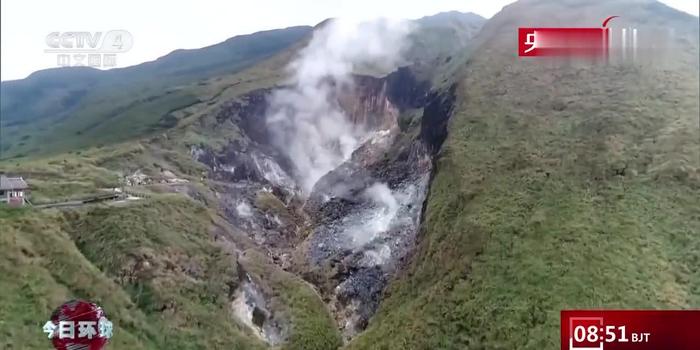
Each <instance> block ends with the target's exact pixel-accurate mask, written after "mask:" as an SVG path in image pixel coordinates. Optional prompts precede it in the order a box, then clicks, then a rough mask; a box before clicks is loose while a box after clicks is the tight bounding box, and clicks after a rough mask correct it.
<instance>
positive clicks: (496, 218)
mask: <svg viewBox="0 0 700 350" xmlns="http://www.w3.org/2000/svg"><path fill="white" fill-rule="evenodd" d="M611 14H621V15H623V16H624V17H626V19H627V20H628V21H629V22H631V23H632V24H634V25H636V26H639V28H647V27H646V25H650V26H651V25H657V24H658V25H660V26H671V27H674V28H676V30H677V33H679V35H678V37H677V40H678V42H677V43H676V44H678V45H679V49H678V50H676V51H674V52H673V59H669V60H667V61H665V62H664V64H661V63H659V62H656V63H655V64H649V65H617V64H614V65H609V66H605V65H590V64H585V63H576V62H570V64H566V63H556V62H553V61H545V60H532V59H531V60H524V59H523V60H521V59H518V58H517V57H514V56H515V48H516V45H515V44H516V42H515V40H516V33H517V31H516V28H517V27H518V26H535V25H542V26H547V25H560V24H561V23H566V24H573V25H580V26H595V25H597V23H598V21H599V19H600V18H605V17H607V16H609V15H611ZM543 22H545V23H543ZM651 22H653V23H651ZM697 25H698V22H697V18H696V17H692V16H688V15H685V14H682V13H680V12H677V11H674V10H671V9H669V8H667V7H665V6H663V5H661V4H660V3H656V2H650V1H634V2H616V3H614V4H612V3H611V2H602V1H601V2H595V3H593V4H591V2H582V1H566V2H556V3H554V2H545V1H520V2H518V3H515V4H513V5H509V6H507V7H506V8H505V9H504V10H503V11H502V12H501V13H499V14H498V15H496V16H495V17H494V18H493V19H491V20H490V21H489V22H488V23H487V24H486V25H485V26H484V28H483V30H482V31H481V33H480V34H479V36H477V37H476V38H475V41H476V42H478V44H477V45H478V46H477V47H475V48H474V49H473V50H472V55H471V56H470V57H468V58H467V61H466V62H462V67H461V68H460V71H461V73H462V74H461V78H460V79H459V88H458V101H459V104H458V106H457V107H456V111H455V115H454V116H453V117H452V121H451V125H450V128H449V136H448V139H447V141H446V143H445V146H444V148H443V152H442V154H441V158H440V160H439V162H438V164H437V167H438V169H437V174H436V176H435V179H434V181H433V183H432V186H431V193H430V196H429V199H428V202H427V208H426V218H425V227H424V232H423V236H422V239H421V243H420V245H419V248H418V250H417V252H416V254H415V256H414V257H413V261H412V263H411V264H410V266H409V267H408V269H407V271H405V273H404V274H403V276H402V277H401V278H399V279H398V280H397V281H395V282H394V283H393V285H392V288H391V289H390V291H389V292H388V293H387V298H386V299H385V301H384V303H383V304H382V306H381V309H380V311H379V313H378V315H377V316H375V318H374V319H373V320H372V321H371V323H370V326H369V328H368V330H367V331H366V332H365V333H363V334H362V335H360V336H359V337H358V338H357V339H355V340H354V341H353V342H352V343H351V344H350V346H349V347H348V348H350V349H430V348H432V349H514V348H519V349H556V348H559V330H558V327H559V311H560V310H561V309H566V308H603V307H605V308H698V307H700V255H698V254H699V252H700V236H698V235H697V233H698V232H700V206H699V205H698V198H700V173H699V171H700V130H699V125H698V115H700V109H699V107H698V104H699V101H698V97H699V96H700V92H699V91H698V89H699V87H698V63H697V60H698V46H697V42H698V26H697ZM640 31H641V29H640Z"/></svg>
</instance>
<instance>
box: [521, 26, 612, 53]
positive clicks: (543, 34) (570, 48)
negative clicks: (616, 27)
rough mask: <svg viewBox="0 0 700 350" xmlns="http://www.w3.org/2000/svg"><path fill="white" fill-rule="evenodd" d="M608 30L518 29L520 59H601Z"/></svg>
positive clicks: (604, 51) (606, 41)
mask: <svg viewBox="0 0 700 350" xmlns="http://www.w3.org/2000/svg"><path fill="white" fill-rule="evenodd" d="M607 49H608V28H518V55H519V56H526V57H527V56H584V57H590V56H601V55H604V54H606V53H607Z"/></svg>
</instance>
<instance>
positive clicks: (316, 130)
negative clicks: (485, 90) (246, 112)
mask: <svg viewBox="0 0 700 350" xmlns="http://www.w3.org/2000/svg"><path fill="white" fill-rule="evenodd" d="M409 30H410V28H409V26H408V24H407V22H405V21H390V20H377V21H371V22H363V23H357V22H350V21H345V20H332V21H330V22H329V23H326V24H325V25H324V26H323V27H322V28H320V29H317V30H316V31H315V32H314V35H313V38H312V39H311V42H310V43H309V45H308V46H307V47H306V48H304V49H303V50H302V51H301V53H300V55H299V57H298V58H297V59H296V60H295V61H293V62H292V63H291V64H290V65H289V69H290V70H291V72H292V81H291V82H290V83H291V87H289V88H285V89H280V90H277V91H276V92H275V93H273V95H272V96H271V98H270V100H269V103H270V105H269V109H268V113H267V123H268V127H269V129H270V131H271V133H272V136H273V137H274V138H275V142H276V146H277V147H278V148H279V149H280V150H281V151H282V152H283V153H285V154H286V156H287V157H289V159H290V161H291V163H292V165H293V168H294V169H293V176H294V178H295V179H296V181H297V183H298V184H299V186H300V188H301V189H302V191H303V193H304V194H305V195H308V194H309V193H310V192H311V190H312V188H313V186H314V184H315V183H316V182H317V181H318V180H319V179H320V178H321V177H322V176H323V175H325V174H326V173H328V172H329V171H331V170H333V169H335V168H336V167H338V166H339V165H340V164H342V163H343V162H344V161H346V160H348V159H349V158H350V156H351V155H352V152H353V151H354V150H355V149H357V147H359V146H360V145H361V144H362V142H364V140H365V139H366V138H367V136H368V133H369V130H367V129H366V128H365V127H364V126H363V125H354V124H353V123H351V122H350V121H348V118H346V115H345V112H344V111H343V110H342V109H341V108H340V107H339V105H338V103H337V96H338V95H339V94H340V93H342V91H347V89H349V88H351V87H352V79H351V73H352V72H353V69H355V68H356V67H361V66H372V67H375V68H379V69H382V70H386V69H389V68H391V67H394V66H395V65H396V64H397V62H398V60H399V59H400V56H401V55H400V54H401V51H402V50H403V48H404V42H405V40H404V39H405V37H406V36H407V35H408V33H409Z"/></svg>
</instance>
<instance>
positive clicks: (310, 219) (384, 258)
mask: <svg viewBox="0 0 700 350" xmlns="http://www.w3.org/2000/svg"><path fill="white" fill-rule="evenodd" d="M428 87H429V86H428V84H427V83H422V82H418V81H416V79H415V78H414V77H413V75H412V73H411V71H410V69H408V68H401V69H399V70H397V71H396V72H394V73H392V74H390V75H388V76H387V77H384V78H374V77H367V76H356V77H354V84H352V85H350V86H349V87H347V88H342V89H337V91H338V93H337V96H334V98H335V99H336V101H335V102H334V103H337V105H338V106H340V107H341V108H342V110H343V111H344V115H345V116H346V117H347V119H348V120H349V121H351V122H352V123H353V124H355V125H358V126H360V127H361V129H363V130H366V134H365V136H364V137H363V138H362V139H361V142H360V145H359V147H358V148H357V149H355V151H354V152H353V153H352V155H351V156H350V157H349V159H347V160H346V161H345V162H343V163H342V164H340V165H339V166H338V167H337V168H335V169H333V170H331V171H330V172H328V173H326V174H325V175H324V176H322V177H321V178H320V179H319V180H318V181H317V182H316V183H315V184H314V186H313V189H312V190H311V191H310V193H303V192H302V191H301V190H300V185H299V179H295V178H294V169H293V167H292V160H291V159H288V158H287V157H286V156H285V152H283V150H280V149H279V145H275V142H273V140H272V139H271V137H272V136H271V135H272V133H270V132H269V130H267V124H266V122H265V114H266V109H265V104H266V98H267V97H269V96H270V95H271V94H272V91H271V90H267V89H265V90H256V91H253V92H251V93H249V94H247V95H246V96H243V97H242V99H240V100H237V101H229V102H227V103H224V104H223V105H222V107H221V110H220V112H219V113H218V114H217V116H216V119H217V121H218V122H219V123H224V122H232V123H234V124H236V125H237V126H238V127H239V128H240V130H242V132H243V133H244V136H245V137H244V139H242V140H237V141H234V142H231V143H230V144H228V145H227V146H226V147H224V148H223V149H222V150H220V151H216V152H215V151H213V150H212V149H209V148H206V147H192V155H193V157H194V158H195V159H197V160H199V161H200V162H202V163H204V164H205V165H207V167H208V168H209V177H210V179H211V185H212V188H213V189H214V190H215V191H216V193H217V198H218V201H219V204H220V206H221V208H222V212H223V213H224V216H225V217H226V219H227V220H228V221H229V222H230V223H231V224H232V225H233V226H234V227H236V228H237V229H239V230H241V231H242V232H245V233H246V234H247V235H248V236H249V237H250V238H252V239H253V241H254V242H255V243H256V244H257V245H258V246H259V247H260V248H261V249H262V250H263V251H266V252H268V253H269V254H271V255H272V258H273V260H274V261H276V262H278V263H279V264H280V265H281V266H282V267H283V268H285V269H287V270H289V271H292V272H296V273H298V274H299V275H301V276H302V277H304V278H305V279H307V280H308V281H309V282H311V283H312V284H314V285H316V286H317V287H318V289H319V290H320V292H321V294H322V296H323V297H324V299H325V300H326V301H327V302H328V304H329V309H330V310H331V311H332V312H333V313H334V315H335V317H336V320H337V321H338V326H339V328H341V330H342V331H343V333H344V335H345V336H346V339H349V338H351V337H352V336H354V335H355V334H357V333H358V332H360V331H362V330H363V329H364V328H365V327H366V325H367V323H368V322H369V319H370V318H371V317H372V315H373V314H374V313H375V311H376V310H377V308H378V306H379V304H380V302H381V298H382V293H383V291H384V288H385V287H386V285H387V283H388V281H389V280H390V279H391V278H392V276H393V275H394V274H395V272H396V270H397V269H398V268H399V267H400V265H401V264H402V262H403V261H404V260H405V259H406V257H407V256H408V255H409V254H410V252H411V251H412V249H413V247H414V243H415V238H416V233H417V232H418V228H419V226H420V220H421V213H422V208H423V202H424V201H425V198H426V195H427V191H428V186H429V182H430V178H431V172H432V169H433V166H432V157H433V155H434V154H436V152H437V150H438V149H439V147H440V145H441V143H442V140H444V137H445V135H446V123H447V119H448V118H449V114H451V111H452V103H453V101H454V97H453V96H452V95H453V93H454V90H451V91H449V92H448V93H447V94H446V95H445V94H438V93H433V94H428ZM409 111H410V112H411V113H415V112H416V111H419V112H420V111H422V113H423V115H424V116H423V119H422V121H421V123H420V124H417V123H416V124H414V126H413V127H412V128H411V127H409V128H403V127H402V128H400V127H399V119H400V117H401V116H402V115H403V114H404V113H408V112H409ZM443 114H445V115H443ZM291 257H294V258H291ZM243 285H245V283H243ZM249 292H250V291H248V294H250V293H249ZM240 293H243V294H240ZM240 293H239V296H238V299H236V300H238V304H237V305H238V306H239V308H242V306H241V305H242V304H241V300H243V299H241V298H243V297H241V295H245V293H246V292H245V291H242V292H240ZM246 310H247V309H246ZM249 311H250V310H249ZM258 314H259V315H258V316H260V315H262V314H260V313H258ZM251 315H253V316H255V315H254V314H253V313H251ZM254 319H255V317H252V318H251V322H252V323H253V324H255V322H253V320H254Z"/></svg>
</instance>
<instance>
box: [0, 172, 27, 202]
mask: <svg viewBox="0 0 700 350" xmlns="http://www.w3.org/2000/svg"><path fill="white" fill-rule="evenodd" d="M28 190H29V185H27V182H26V181H24V179H23V178H22V177H9V176H5V175H0V203H7V204H8V205H10V206H13V207H20V206H23V205H24V204H25V203H27V200H26V195H27V191H28Z"/></svg>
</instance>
